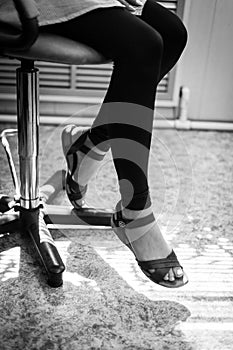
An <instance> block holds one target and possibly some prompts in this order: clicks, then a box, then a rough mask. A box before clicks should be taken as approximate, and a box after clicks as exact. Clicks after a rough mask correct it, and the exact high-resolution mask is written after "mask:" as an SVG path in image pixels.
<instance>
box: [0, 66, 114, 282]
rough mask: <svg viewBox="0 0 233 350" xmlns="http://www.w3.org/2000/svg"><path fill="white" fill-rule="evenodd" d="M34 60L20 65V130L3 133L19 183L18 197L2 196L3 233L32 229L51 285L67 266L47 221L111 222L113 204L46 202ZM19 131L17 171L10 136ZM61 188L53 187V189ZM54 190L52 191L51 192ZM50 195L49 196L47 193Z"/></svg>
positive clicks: (73, 223) (71, 223)
mask: <svg viewBox="0 0 233 350" xmlns="http://www.w3.org/2000/svg"><path fill="white" fill-rule="evenodd" d="M38 73H39V72H38V69H37V68H35V67H34V62H33V61H30V60H22V61H21V67H20V68H18V69H17V122H18V131H17V130H12V129H9V130H5V131H3V132H2V133H1V135H0V138H1V141H2V144H3V146H4V149H5V151H6V155H7V158H8V162H9V166H10V171H11V175H12V179H13V183H14V187H15V198H14V199H11V198H9V197H8V196H0V212H1V213H2V214H1V215H0V233H6V232H12V231H15V230H20V231H22V232H26V233H28V234H29V235H30V237H31V239H32V242H33V244H34V246H35V248H36V250H37V252H38V255H39V257H40V260H41V261H42V263H43V266H44V268H45V270H46V272H47V274H48V283H49V285H50V286H52V287H59V286H61V285H62V273H63V272H64V270H65V266H64V264H63V262H62V259H61V257H60V255H59V253H58V251H57V248H56V245H55V243H54V241H53V238H52V236H51V234H50V232H49V229H48V227H47V224H53V225H54V226H55V227H56V225H58V226H59V225H60V226H62V228H63V229H64V228H70V227H72V228H75V227H77V228H78V227H80V225H92V226H93V225H94V226H98V227H101V226H110V225H111V215H112V212H111V211H110V210H105V209H95V208H82V209H80V210H74V209H73V208H72V207H60V206H51V205H46V203H45V201H43V200H42V199H41V198H40V189H39V96H38V95H39V94H38V91H39V79H38ZM17 133H18V153H19V174H20V181H19V182H18V179H17V175H16V169H15V166H14V162H13V158H12V155H11V152H10V147H9V143H8V140H7V137H9V136H11V135H15V134H17ZM57 190H58V188H56V186H55V187H54V192H56V191H57ZM51 195H54V193H52V194H51ZM47 199H48V198H47Z"/></svg>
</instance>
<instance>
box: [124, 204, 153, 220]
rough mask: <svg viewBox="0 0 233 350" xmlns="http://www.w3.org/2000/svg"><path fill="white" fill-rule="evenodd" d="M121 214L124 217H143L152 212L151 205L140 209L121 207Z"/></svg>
mask: <svg viewBox="0 0 233 350" xmlns="http://www.w3.org/2000/svg"><path fill="white" fill-rule="evenodd" d="M121 210H122V215H123V217H124V218H126V219H137V218H138V219H139V218H143V217H145V216H147V215H149V214H151V213H152V206H150V207H149V208H146V209H142V210H132V209H127V208H122V207H121Z"/></svg>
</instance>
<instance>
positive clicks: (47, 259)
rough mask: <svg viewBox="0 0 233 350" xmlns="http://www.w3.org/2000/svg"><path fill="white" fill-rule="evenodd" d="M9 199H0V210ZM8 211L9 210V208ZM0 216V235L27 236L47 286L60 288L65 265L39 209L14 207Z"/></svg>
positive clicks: (5, 205) (4, 197) (5, 197)
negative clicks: (43, 271)
mask: <svg viewBox="0 0 233 350" xmlns="http://www.w3.org/2000/svg"><path fill="white" fill-rule="evenodd" d="M9 202H11V201H10V200H9V197H7V196H3V197H1V199H0V209H3V208H4V209H6V207H7V203H9ZM9 209H10V208H9ZM15 210H16V212H14V211H13V210H12V209H10V210H9V211H5V212H4V213H1V215H0V234H4V233H10V232H16V231H19V232H22V233H26V234H29V236H30V238H31V240H32V242H33V245H34V247H35V249H36V251H37V253H38V255H39V258H40V260H41V262H42V264H43V266H44V268H45V270H46V272H47V275H48V284H49V285H50V286H51V287H55V288H57V287H60V286H61V285H62V284H63V280H62V273H63V272H64V270H65V265H64V264H63V262H62V259H61V257H60V255H59V253H58V251H57V248H56V246H55V243H54V241H53V238H52V236H51V234H50V232H49V230H48V228H47V226H46V224H45V221H44V214H43V211H42V209H41V208H39V207H38V208H36V209H33V210H29V209H24V208H21V207H17V206H15Z"/></svg>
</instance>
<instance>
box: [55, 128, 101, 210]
mask: <svg viewBox="0 0 233 350" xmlns="http://www.w3.org/2000/svg"><path fill="white" fill-rule="evenodd" d="M67 127H69V128H70V127H72V128H74V127H75V128H77V129H79V131H80V136H79V137H78V138H77V139H76V141H75V142H74V143H73V144H72V145H71V146H69V147H67V146H66V145H65V132H66V128H67ZM67 127H66V128H65V129H64V130H63V132H62V147H63V153H64V155H65V158H66V162H67V171H66V178H65V190H66V193H67V196H68V198H69V201H70V202H71V204H72V205H73V207H74V208H75V209H80V208H83V207H85V206H87V205H86V202H85V200H84V198H85V195H86V192H87V188H88V186H87V185H86V186H81V185H79V184H78V183H77V182H76V181H74V180H73V175H74V173H75V171H76V169H77V167H78V166H79V159H78V155H77V152H78V151H81V152H82V153H84V154H87V153H88V157H90V158H93V159H96V160H102V159H103V158H104V155H100V154H97V153H96V152H94V151H93V150H91V149H90V148H89V147H87V146H85V145H84V142H85V141H86V138H87V136H88V134H89V132H90V129H88V128H82V127H80V128H79V127H77V126H76V125H72V126H70V125H68V126H67Z"/></svg>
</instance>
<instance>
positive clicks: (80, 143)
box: [67, 129, 105, 160]
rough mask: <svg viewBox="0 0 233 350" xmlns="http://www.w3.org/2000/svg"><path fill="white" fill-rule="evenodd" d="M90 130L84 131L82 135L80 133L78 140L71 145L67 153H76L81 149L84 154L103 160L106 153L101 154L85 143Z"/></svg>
mask: <svg viewBox="0 0 233 350" xmlns="http://www.w3.org/2000/svg"><path fill="white" fill-rule="evenodd" d="M89 133H90V130H89V129H88V130H87V131H84V133H83V134H82V135H80V136H79V137H78V138H77V140H76V141H75V142H74V143H73V144H72V145H71V147H70V148H69V150H68V152H67V155H71V154H75V153H77V152H78V151H81V152H82V153H84V154H88V157H90V158H92V159H95V160H103V159H104V157H105V154H99V153H97V152H95V151H93V150H92V149H91V148H89V147H87V146H85V145H84V142H85V140H86V138H87V136H88V135H89Z"/></svg>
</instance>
